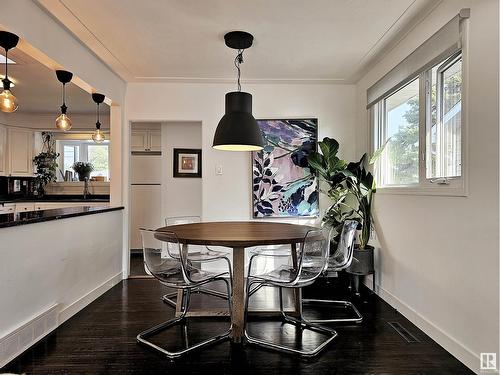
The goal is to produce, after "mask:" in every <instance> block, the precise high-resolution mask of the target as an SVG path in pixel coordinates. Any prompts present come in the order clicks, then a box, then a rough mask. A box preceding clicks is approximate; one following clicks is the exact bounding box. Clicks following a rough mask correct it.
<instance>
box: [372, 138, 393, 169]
mask: <svg viewBox="0 0 500 375" xmlns="http://www.w3.org/2000/svg"><path fill="white" fill-rule="evenodd" d="M390 140H391V138H390V137H389V139H387V141H385V142H384V144H383V145H382V146H380V147H379V148H378V149H377V150H376V151H375V152H374V153H373V155H372V157H371V158H370V160H369V162H368V163H369V164H370V165H371V164H374V163H375V162H376V161H377V160H378V158H379V157H380V156H381V155H382V153H383V152H384V150H385V146H387V143H389V141H390Z"/></svg>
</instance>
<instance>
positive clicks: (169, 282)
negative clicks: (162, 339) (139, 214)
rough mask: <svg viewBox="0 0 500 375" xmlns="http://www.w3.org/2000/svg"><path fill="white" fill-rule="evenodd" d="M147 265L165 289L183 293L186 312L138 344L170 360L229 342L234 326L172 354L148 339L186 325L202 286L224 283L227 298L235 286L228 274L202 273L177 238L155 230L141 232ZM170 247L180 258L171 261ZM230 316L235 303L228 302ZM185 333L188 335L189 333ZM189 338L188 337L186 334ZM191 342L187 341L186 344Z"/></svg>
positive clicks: (150, 331)
mask: <svg viewBox="0 0 500 375" xmlns="http://www.w3.org/2000/svg"><path fill="white" fill-rule="evenodd" d="M141 236H142V243H143V251H144V262H145V265H146V267H147V268H148V270H149V272H150V273H151V274H152V275H153V277H155V278H156V279H157V280H158V281H159V282H160V283H162V284H163V285H165V286H167V287H170V288H175V289H178V290H182V292H183V299H182V308H181V315H180V316H179V317H177V318H174V319H171V320H168V321H166V322H164V323H161V324H158V325H156V326H154V327H152V328H149V329H147V330H145V331H143V332H141V333H139V334H138V335H137V341H138V342H139V343H141V344H144V345H147V346H149V347H150V348H153V349H155V350H157V351H159V352H161V353H163V354H165V355H166V356H168V357H169V358H176V357H179V356H181V355H183V354H186V353H188V352H190V351H192V350H195V349H199V348H202V347H204V346H207V345H210V344H215V343H217V342H219V341H222V340H225V339H227V338H228V337H229V335H230V334H231V329H232V326H231V325H230V326H229V329H228V330H227V331H225V332H223V333H221V334H219V335H217V336H213V337H210V338H208V339H206V340H203V341H202V342H200V343H197V344H195V345H192V346H186V347H185V348H184V349H182V350H179V351H175V352H174V351H169V350H166V349H164V348H161V347H160V346H158V345H157V344H154V343H153V342H151V341H149V340H148V338H149V337H151V336H153V335H156V334H158V333H159V332H161V331H164V330H166V329H167V328H169V327H172V326H175V325H184V327H185V323H186V315H187V313H188V310H189V301H190V296H191V293H192V292H193V290H195V289H197V288H200V287H201V286H202V285H205V284H207V283H211V282H215V281H223V282H224V283H225V284H226V288H227V295H229V296H230V295H231V283H230V282H229V280H228V278H227V277H228V275H229V274H228V273H227V272H223V273H212V272H207V271H203V270H200V269H199V268H196V267H194V266H193V262H192V261H191V260H190V259H189V253H187V252H186V251H182V249H181V245H180V243H179V240H178V239H177V236H176V235H175V233H173V232H161V231H154V230H146V229H141ZM167 247H171V248H176V249H177V251H178V254H179V258H173V257H171V256H170V255H169V254H168V253H169V252H168V251H166V248H167ZM228 307H229V312H230V314H231V299H230V298H229V299H228ZM185 331H187V330H186V329H185ZM186 335H187V333H186ZM185 341H186V342H187V339H186V340H185Z"/></svg>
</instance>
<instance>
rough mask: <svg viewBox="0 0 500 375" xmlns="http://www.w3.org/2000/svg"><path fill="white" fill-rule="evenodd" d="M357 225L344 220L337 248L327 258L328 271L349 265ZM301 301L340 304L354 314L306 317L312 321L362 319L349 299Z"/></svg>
mask: <svg viewBox="0 0 500 375" xmlns="http://www.w3.org/2000/svg"><path fill="white" fill-rule="evenodd" d="M357 226H358V222H357V221H355V220H346V221H345V222H344V226H343V227H342V233H341V234H340V240H339V243H338V246H337V249H336V250H335V251H334V252H333V253H332V254H331V255H330V257H329V259H328V271H334V272H339V271H342V270H343V269H345V268H347V267H349V266H350V265H351V262H352V260H353V255H354V239H355V236H356V228H357ZM302 303H303V304H306V305H313V304H316V305H340V306H342V307H344V308H346V309H347V308H350V309H352V311H353V313H354V316H355V317H353V318H332V319H307V320H308V321H310V322H313V323H341V322H351V323H360V322H361V321H362V320H363V316H362V315H361V314H360V312H359V311H358V309H357V308H356V306H354V305H353V304H352V303H351V302H349V301H337V300H323V299H302Z"/></svg>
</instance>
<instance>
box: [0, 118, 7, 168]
mask: <svg viewBox="0 0 500 375" xmlns="http://www.w3.org/2000/svg"><path fill="white" fill-rule="evenodd" d="M6 175H7V128H6V127H5V126H1V125H0V176H6Z"/></svg>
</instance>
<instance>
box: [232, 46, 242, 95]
mask: <svg viewBox="0 0 500 375" xmlns="http://www.w3.org/2000/svg"><path fill="white" fill-rule="evenodd" d="M243 51H244V50H242V49H239V50H238V54H237V55H236V58H235V59H234V66H235V67H236V69H237V70H238V91H241V83H240V78H241V69H240V65H241V64H242V63H243Z"/></svg>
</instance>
